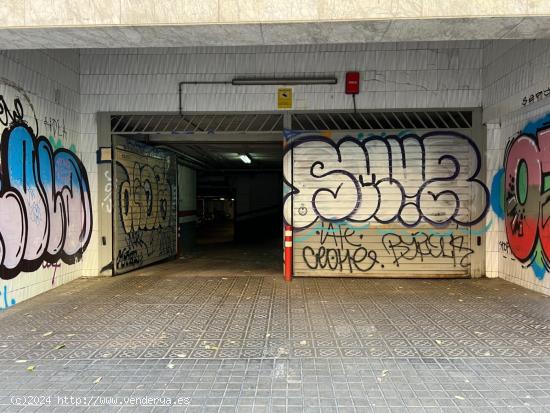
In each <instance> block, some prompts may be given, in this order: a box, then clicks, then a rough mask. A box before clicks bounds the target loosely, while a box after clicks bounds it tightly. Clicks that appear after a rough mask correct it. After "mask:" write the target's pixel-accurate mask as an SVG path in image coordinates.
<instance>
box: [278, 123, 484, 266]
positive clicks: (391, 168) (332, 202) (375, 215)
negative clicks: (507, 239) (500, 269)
mask: <svg viewBox="0 0 550 413" xmlns="http://www.w3.org/2000/svg"><path fill="white" fill-rule="evenodd" d="M287 143H288V144H287V151H286V153H285V162H284V168H285V180H286V181H287V185H288V186H289V188H287V189H288V190H289V192H288V193H287V194H286V195H285V220H286V221H287V222H290V223H291V224H292V226H293V227H294V235H293V246H294V258H293V267H294V275H296V276H369V277H377V276H379V277H449V276H451V277H468V276H469V275H470V258H471V255H472V253H473V250H472V248H471V233H470V227H471V226H472V225H474V224H476V223H478V222H479V221H480V220H481V219H482V215H483V214H484V211H483V213H481V212H475V213H473V212H472V211H477V210H479V208H477V209H476V208H472V205H473V202H474V198H475V197H474V196H473V195H472V194H473V193H474V192H476V193H479V191H480V190H481V191H482V193H485V192H483V191H485V186H484V185H483V183H481V182H479V181H477V174H478V171H479V165H480V155H479V151H478V149H477V147H476V145H475V143H474V141H473V140H472V139H471V138H469V137H468V130H466V131H462V132H459V131H437V132H428V131H420V130H417V131H414V132H407V133H404V134H401V135H400V136H397V135H392V134H391V131H390V132H382V133H377V134H371V135H369V136H366V135H365V134H363V133H354V134H353V135H347V134H345V133H338V134H331V133H330V132H327V133H321V134H307V133H306V134H299V135H295V136H293V137H292V138H291V139H289V140H288V141H287ZM474 187H475V188H474ZM485 196H486V194H485ZM478 201H482V200H478Z"/></svg>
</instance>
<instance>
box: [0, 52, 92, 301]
mask: <svg viewBox="0 0 550 413" xmlns="http://www.w3.org/2000/svg"><path fill="white" fill-rule="evenodd" d="M79 68H80V56H79V52H78V51H73V50H66V51H61V50H60V51H1V52H0V95H3V97H4V99H5V101H6V102H7V104H8V105H9V106H10V108H12V109H13V100H14V99H15V98H16V97H19V98H20V99H21V101H22V102H24V103H23V107H24V112H25V120H26V121H28V123H29V125H30V126H31V127H32V128H33V129H34V132H35V133H36V122H34V120H33V114H32V112H33V109H34V113H35V115H36V118H37V119H38V132H39V134H40V135H44V136H46V137H49V136H50V135H53V136H54V138H55V139H56V140H57V139H60V142H59V144H62V145H63V146H64V147H66V148H69V147H70V146H71V145H74V146H75V147H76V155H77V156H78V157H79V158H80V159H83V160H84V161H85V164H86V158H87V154H89V153H90V152H92V151H95V149H93V148H94V146H95V144H94V142H84V141H82V139H81V135H80V131H81V126H80V79H79V73H80V69H79ZM25 95H27V96H28V98H29V100H30V103H28V102H26V101H25V99H24V96H25ZM2 113H4V112H3V111H2ZM2 116H5V114H3V115H2ZM46 117H47V118H53V119H56V120H57V121H60V122H62V123H64V125H65V129H66V136H60V135H58V134H57V133H52V131H51V130H49V128H48V126H47V125H44V119H45V118H46ZM3 129H4V126H1V125H0V131H1V130H3ZM86 165H87V164H86ZM89 179H90V183H91V184H92V190H93V191H94V194H95V189H94V188H95V187H94V186H93V183H94V181H95V177H93V176H90V175H89ZM94 198H95V197H94ZM92 202H95V199H93V200H92ZM5 213H6V211H0V214H5ZM2 219H6V217H3V218H2ZM29 224H32V223H29ZM88 255H93V252H92V251H90V250H88V251H86V252H85V255H84V258H86V257H87V256H88ZM59 263H60V264H61V266H60V267H59V268H57V269H54V268H51V267H50V268H42V267H41V268H40V269H39V270H37V271H34V272H32V273H25V272H22V273H20V274H19V275H17V276H16V277H15V278H12V279H10V280H2V279H0V294H2V297H0V309H3V308H4V307H5V303H6V302H7V303H8V305H11V303H12V300H15V302H21V301H23V300H25V299H27V298H29V297H32V296H34V295H37V294H40V293H41V292H44V291H46V290H48V289H50V288H53V287H54V286H58V285H60V284H63V283H66V282H68V281H71V280H73V279H75V278H78V277H80V276H81V275H82V268H83V262H78V263H76V264H73V265H68V264H65V263H62V262H61V261H60V262H59ZM54 271H55V280H53V278H54V277H53V276H54ZM4 287H6V290H4ZM4 291H6V293H7V294H6V300H4V297H3V294H4Z"/></svg>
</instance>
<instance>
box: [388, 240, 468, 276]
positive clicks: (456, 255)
mask: <svg viewBox="0 0 550 413" xmlns="http://www.w3.org/2000/svg"><path fill="white" fill-rule="evenodd" d="M382 244H383V245H384V248H385V250H386V252H388V254H390V255H391V256H392V257H393V263H394V264H395V265H396V266H398V267H399V264H400V263H401V262H402V261H421V262H422V261H424V259H425V258H429V257H431V258H450V259H452V260H453V265H454V266H455V267H456V266H457V265H460V267H462V268H466V267H468V266H469V259H468V257H469V256H470V255H471V254H473V253H474V251H473V250H472V249H470V248H468V247H467V246H466V245H465V237H464V236H463V235H454V234H452V233H449V234H446V235H441V234H429V235H428V234H426V233H425V232H414V233H411V234H407V235H400V234H395V233H387V234H384V236H383V237H382Z"/></svg>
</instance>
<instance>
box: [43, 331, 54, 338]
mask: <svg viewBox="0 0 550 413" xmlns="http://www.w3.org/2000/svg"><path fill="white" fill-rule="evenodd" d="M52 334H53V331H48V332H47V333H44V334H42V337H48V336H51V335H52Z"/></svg>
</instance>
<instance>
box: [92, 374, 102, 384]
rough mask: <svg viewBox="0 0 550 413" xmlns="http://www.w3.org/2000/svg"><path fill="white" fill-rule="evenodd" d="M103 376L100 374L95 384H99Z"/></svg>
mask: <svg viewBox="0 0 550 413" xmlns="http://www.w3.org/2000/svg"><path fill="white" fill-rule="evenodd" d="M102 378H103V377H101V376H99V377H98V378H97V379H95V380H94V384H97V383H99V382H100V381H101V379H102Z"/></svg>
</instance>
